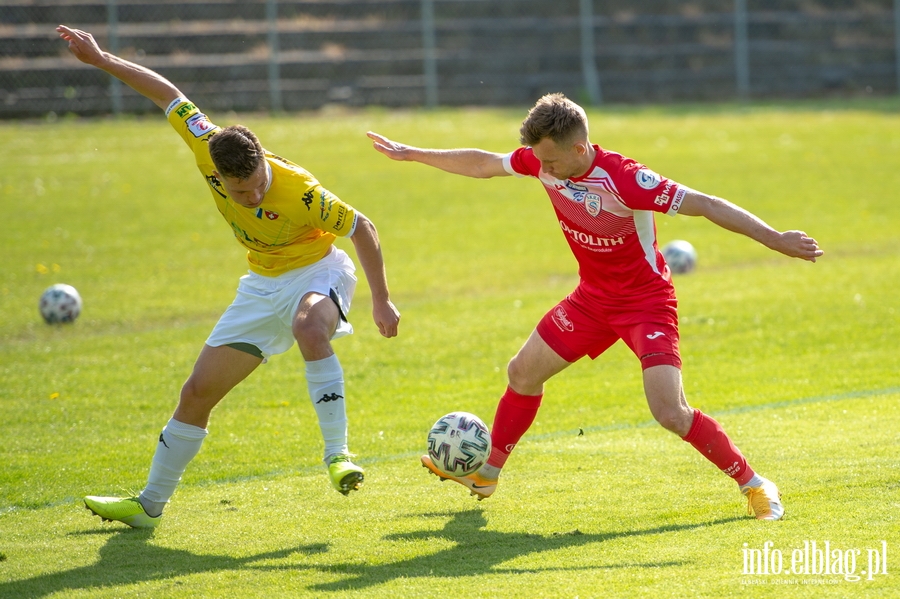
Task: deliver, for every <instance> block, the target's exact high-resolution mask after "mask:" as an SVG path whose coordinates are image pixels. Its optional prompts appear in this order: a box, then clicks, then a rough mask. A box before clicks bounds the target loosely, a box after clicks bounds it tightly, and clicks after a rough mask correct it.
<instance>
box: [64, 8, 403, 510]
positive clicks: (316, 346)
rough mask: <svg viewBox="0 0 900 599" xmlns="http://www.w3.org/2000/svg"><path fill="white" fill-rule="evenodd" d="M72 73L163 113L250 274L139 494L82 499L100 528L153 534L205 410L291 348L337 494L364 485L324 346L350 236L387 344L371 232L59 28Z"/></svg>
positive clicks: (260, 154) (327, 195) (238, 133)
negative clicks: (343, 240)
mask: <svg viewBox="0 0 900 599" xmlns="http://www.w3.org/2000/svg"><path fill="white" fill-rule="evenodd" d="M57 31H58V32H59V35H60V37H61V38H62V39H64V40H65V41H67V42H68V44H69V50H70V51H71V52H72V53H73V54H74V55H75V56H76V57H77V58H78V59H79V60H80V61H82V62H84V63H86V64H89V65H92V66H95V67H97V68H99V69H101V70H103V71H106V72H107V73H109V74H110V75H112V76H114V77H116V78H118V79H120V80H122V81H123V82H124V83H126V84H127V85H129V86H130V87H132V88H133V89H134V90H135V91H137V92H139V93H141V94H142V95H144V96H146V97H147V98H149V99H150V100H151V101H152V102H153V103H154V104H156V105H157V106H159V107H160V108H161V109H163V110H165V111H166V117H167V119H168V121H169V123H170V124H171V125H172V126H173V127H174V128H175V130H176V131H177V132H178V134H179V135H181V137H182V139H183V140H184V141H185V142H186V143H187V144H188V146H189V147H190V148H191V150H192V151H193V153H194V157H195V158H196V162H197V168H198V169H199V170H200V172H201V174H202V175H203V177H204V179H205V180H206V184H207V185H208V187H209V189H210V193H211V194H212V198H213V199H214V200H215V203H216V207H217V208H218V209H219V212H220V213H221V214H222V216H223V217H224V218H225V220H226V221H227V222H228V224H229V226H230V227H231V229H232V230H233V232H234V236H235V238H236V239H237V241H238V242H239V243H240V244H241V245H242V246H244V247H245V248H246V249H247V261H248V262H249V265H250V272H249V273H248V274H247V275H245V276H243V277H241V281H240V285H239V286H238V291H237V297H236V298H235V300H234V302H233V303H232V304H231V305H230V306H229V307H228V309H227V310H226V311H225V313H224V314H223V315H222V317H221V318H220V319H219V322H218V323H216V326H215V328H214V329H213V331H212V333H211V334H210V336H209V338H208V339H207V341H206V345H204V347H203V349H202V350H201V352H200V355H199V357H198V358H197V362H196V363H195V364H194V370H193V372H192V373H191V375H190V377H189V378H188V379H187V381H186V382H185V384H184V386H183V387H182V389H181V398H180V400H179V402H178V407H177V408H176V409H175V413H174V414H173V416H172V418H171V419H170V420H169V422H168V423H167V424H166V426H165V428H163V431H162V433H161V434H160V437H159V443H158V444H157V448H156V452H155V454H154V456H153V461H152V464H151V467H150V473H149V476H148V481H147V486H146V487H145V488H144V490H143V491H142V492H141V493H140V495H139V496H138V497H125V498H122V497H95V496H89V497H85V500H84V502H85V505H86V506H87V508H88V509H90V510H91V511H93V512H94V513H95V514H97V515H98V516H100V517H101V518H102V519H104V520H118V521H120V522H124V523H125V524H128V525H129V526H132V527H135V528H146V527H154V526H156V525H158V524H159V522H160V519H161V517H162V511H163V508H164V507H165V505H166V504H167V503H168V501H169V499H170V498H171V496H172V494H173V493H174V492H175V487H176V486H177V484H178V482H179V481H180V480H181V476H182V474H183V473H184V470H185V469H186V468H187V465H188V463H189V462H190V461H191V459H193V457H194V456H195V455H197V452H198V451H199V450H200V446H201V444H202V443H203V439H204V438H205V437H206V434H207V430H206V427H207V424H208V422H209V415H210V412H211V411H212V409H213V407H214V406H215V405H216V404H217V403H218V402H219V401H220V400H221V399H222V398H223V397H224V396H225V395H226V394H227V393H228V392H229V391H230V390H231V389H232V388H234V386H235V385H237V384H238V383H240V382H241V381H242V380H244V379H245V378H246V377H247V376H249V375H250V373H251V372H253V370H255V369H256V367H257V366H259V365H260V364H261V363H262V362H263V361H264V360H265V359H266V358H267V357H268V356H271V355H274V354H279V353H283V352H286V351H287V350H288V349H290V347H291V346H292V345H293V343H294V341H295V340H296V341H297V345H298V347H299V349H300V353H301V354H302V355H303V359H304V360H305V362H306V381H307V386H308V389H309V393H310V398H311V399H312V403H313V407H314V408H315V411H316V414H317V416H318V420H319V427H320V429H321V431H322V436H323V438H324V442H325V464H326V466H327V467H328V472H329V476H330V478H331V483H332V485H333V486H334V488H335V489H337V490H338V491H339V492H341V493H342V494H344V495H347V494H349V493H350V491H353V490H356V489H358V488H359V486H360V485H361V484H362V482H363V478H364V472H363V469H362V468H360V467H359V466H357V465H356V464H354V463H353V462H352V461H351V460H350V458H351V455H350V453H349V452H348V448H347V417H346V406H345V401H344V380H343V369H342V367H341V364H340V362H339V361H338V358H337V356H336V355H335V354H334V350H333V349H332V346H331V340H332V339H334V338H336V337H339V336H342V335H346V334H349V333H352V332H353V328H352V327H351V326H350V323H349V322H348V321H347V313H348V312H349V310H350V302H351V300H352V298H353V291H354V289H355V287H356V277H355V276H354V271H355V268H354V265H353V262H352V261H351V260H350V258H349V256H347V254H346V253H345V252H343V251H341V250H339V249H338V248H336V247H334V245H333V244H334V240H335V238H336V237H350V239H351V241H352V242H353V245H354V248H355V250H356V254H357V257H358V259H359V262H360V264H361V266H362V268H363V271H364V272H365V275H366V279H367V281H368V283H369V287H370V288H371V291H372V304H373V306H372V315H373V318H374V320H375V324H376V325H377V326H378V329H379V331H380V332H381V334H382V335H383V336H384V337H394V336H396V335H397V326H398V324H399V322H400V314H399V312H398V311H397V309H396V308H395V307H394V304H393V303H392V302H391V299H390V293H389V291H388V285H387V278H386V275H385V268H384V260H383V258H382V254H381V246H380V242H379V239H378V234H377V232H376V230H375V226H374V225H373V224H372V223H371V221H369V219H367V218H366V217H365V216H363V215H362V214H360V213H359V212H357V211H355V210H354V209H353V208H352V207H351V206H349V205H348V204H346V203H344V202H342V201H341V200H340V199H339V198H338V197H336V196H335V195H334V194H332V193H331V192H329V191H328V190H327V189H325V188H324V187H322V185H321V184H320V183H319V182H318V181H317V180H316V179H315V178H314V177H313V176H312V175H311V174H310V173H309V172H307V171H306V170H304V169H303V168H301V167H300V166H297V165H296V164H293V163H292V162H289V161H287V160H285V159H284V158H281V157H279V156H276V155H274V154H272V153H270V152H267V151H265V150H264V149H263V148H262V146H261V145H260V143H259V140H258V139H257V138H256V136H255V135H254V134H253V133H252V132H251V131H250V130H249V129H247V128H246V127H243V126H241V125H234V126H231V127H225V128H220V127H218V126H216V125H214V124H213V123H211V122H210V121H209V119H208V118H207V117H206V115H205V114H203V113H202V112H200V110H199V109H198V108H197V107H196V106H195V105H194V104H192V103H191V102H190V101H189V100H188V99H187V98H186V97H185V96H184V95H183V94H182V93H181V92H180V91H179V90H178V89H177V88H176V87H175V86H174V85H173V84H172V83H171V82H170V81H168V80H167V79H165V78H164V77H162V76H161V75H159V74H158V73H155V72H153V71H151V70H149V69H146V68H144V67H142V66H140V65H137V64H134V63H131V62H128V61H126V60H123V59H121V58H119V57H117V56H114V55H112V54H109V53H108V52H104V51H102V50H101V49H100V47H99V46H98V45H97V42H96V41H95V40H94V38H93V36H92V35H91V34H90V33H87V32H85V31H81V30H78V29H70V28H69V27H64V26H62V25H60V26H59V27H58V28H57Z"/></svg>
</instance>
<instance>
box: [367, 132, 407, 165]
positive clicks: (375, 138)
mask: <svg viewBox="0 0 900 599" xmlns="http://www.w3.org/2000/svg"><path fill="white" fill-rule="evenodd" d="M366 135H368V136H369V139H371V140H372V147H373V148H375V149H376V150H378V151H379V152H381V153H382V154H384V155H385V156H387V157H388V158H391V159H392V160H410V159H411V158H410V157H409V154H410V152H409V150H410V149H411V146H408V145H406V144H401V143H398V142H396V141H391V140H389V139H388V138H386V137H384V136H383V135H379V134H377V133H375V132H374V131H369V132H368V133H366Z"/></svg>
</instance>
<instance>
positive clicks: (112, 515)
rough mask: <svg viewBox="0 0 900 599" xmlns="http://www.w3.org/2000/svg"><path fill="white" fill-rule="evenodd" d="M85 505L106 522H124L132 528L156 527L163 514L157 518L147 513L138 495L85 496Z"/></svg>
mask: <svg viewBox="0 0 900 599" xmlns="http://www.w3.org/2000/svg"><path fill="white" fill-rule="evenodd" d="M84 507H86V508H87V509H89V510H91V511H92V512H94V514H96V515H98V516H100V519H101V520H102V521H104V522H123V523H125V524H127V525H128V526H130V527H132V528H155V527H157V526H159V521H160V520H162V515H159V516H156V517H155V518H152V517H150V516H149V515H147V512H145V511H144V506H142V505H141V502H140V501H139V500H138V498H137V497H94V496H92V495H89V496H88V497H85V498H84Z"/></svg>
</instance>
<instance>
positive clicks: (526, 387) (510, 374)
mask: <svg viewBox="0 0 900 599" xmlns="http://www.w3.org/2000/svg"><path fill="white" fill-rule="evenodd" d="M506 376H507V378H508V379H509V385H510V387H512V388H513V389H515V390H516V391H518V392H519V393H522V394H523V395H533V394H536V393H537V392H539V390H538V391H537V392H535V391H534V389H535V387H537V388H538V389H540V388H541V386H542V385H543V381H538V380H535V376H534V373H533V372H532V371H531V370H530V369H528V368H527V367H526V366H525V364H523V361H522V360H520V359H519V358H518V356H517V357H515V358H513V359H512V360H510V361H509V364H507V366H506Z"/></svg>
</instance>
